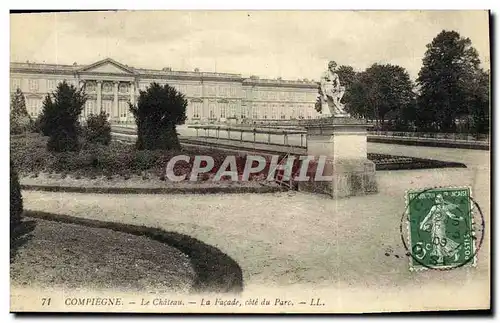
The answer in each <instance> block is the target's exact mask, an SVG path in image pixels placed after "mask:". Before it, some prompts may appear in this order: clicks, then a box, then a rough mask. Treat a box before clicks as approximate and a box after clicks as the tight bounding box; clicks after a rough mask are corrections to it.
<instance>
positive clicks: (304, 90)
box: [10, 58, 319, 123]
mask: <svg viewBox="0 0 500 323" xmlns="http://www.w3.org/2000/svg"><path fill="white" fill-rule="evenodd" d="M64 80H65V81H67V82H68V83H70V84H73V85H74V86H77V87H80V88H82V87H83V88H84V90H85V92H86V93H87V95H88V100H87V102H86V105H85V108H84V110H83V112H82V115H81V117H82V118H86V116H88V115H89V114H91V113H93V114H96V113H99V112H100V111H102V110H104V111H105V112H106V113H108V114H109V116H110V118H111V121H112V122H114V123H131V122H133V121H134V119H133V116H132V115H131V114H130V112H129V111H128V102H132V103H133V104H134V103H135V102H136V100H137V98H138V96H139V90H145V89H146V88H147V86H148V85H150V84H151V83H152V82H157V83H159V84H162V85H163V84H165V83H168V84H169V85H171V86H173V87H175V88H176V89H177V90H178V91H180V92H182V93H184V94H185V96H186V99H187V100H188V107H187V112H186V114H187V122H188V123H198V122H200V123H206V122H237V123H239V122H247V121H252V120H261V121H262V120H287V119H288V120H293V119H310V118H316V117H317V116H319V114H318V113H317V112H316V110H315V109H314V104H315V102H316V96H317V93H318V84H317V83H316V82H311V81H307V80H302V81H301V80H298V81H289V80H281V79H260V78H259V77H256V76H251V77H249V78H245V77H242V76H241V75H240V74H228V73H206V72H200V71H199V70H198V69H196V70H195V71H193V72H188V71H172V69H170V68H164V69H162V70H153V69H141V68H133V67H130V66H127V65H124V64H121V63H119V62H116V61H115V60H113V59H110V58H107V59H104V60H101V61H98V62H96V63H93V64H90V65H84V66H82V65H77V64H76V63H75V64H73V65H52V64H36V63H29V62H27V63H15V62H12V63H11V64H10V82H11V83H10V85H11V86H10V91H11V93H13V92H15V91H16V89H17V88H20V89H21V90H22V91H23V93H24V95H25V98H26V107H27V110H28V113H29V114H30V115H31V116H33V117H36V116H37V115H38V114H39V113H40V111H41V108H42V102H43V99H44V97H45V96H46V95H47V93H49V92H52V91H54V90H55V89H56V87H57V85H58V84H59V82H62V81H64Z"/></svg>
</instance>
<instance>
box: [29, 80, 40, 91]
mask: <svg viewBox="0 0 500 323" xmlns="http://www.w3.org/2000/svg"><path fill="white" fill-rule="evenodd" d="M38 83H39V80H38V79H31V80H29V89H30V92H38V86H39V84H38Z"/></svg>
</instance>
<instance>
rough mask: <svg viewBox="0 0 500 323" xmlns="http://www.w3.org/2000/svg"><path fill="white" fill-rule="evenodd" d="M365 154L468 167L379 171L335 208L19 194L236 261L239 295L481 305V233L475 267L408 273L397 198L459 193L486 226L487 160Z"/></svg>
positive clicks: (389, 304)
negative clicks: (184, 239) (467, 196)
mask: <svg viewBox="0 0 500 323" xmlns="http://www.w3.org/2000/svg"><path fill="white" fill-rule="evenodd" d="M373 148H376V149H375V150H376V152H380V153H391V154H401V155H409V156H418V157H424V158H433V157H434V158H435V157H437V156H438V157H439V158H440V159H443V160H455V161H460V162H464V163H466V164H467V166H468V168H467V169H440V170H413V171H384V172H378V173H377V178H378V184H379V193H378V194H375V195H370V196H364V197H352V198H348V199H342V200H337V201H335V200H331V199H329V198H327V197H323V196H318V195H311V194H305V193H297V192H292V193H276V194H264V195H257V194H234V195H217V194H215V195H198V196H194V195H176V196H173V195H170V196H165V195H160V196H151V195H98V194H69V193H46V192H27V191H25V192H23V197H24V199H25V207H26V208H28V209H32V210H42V211H47V212H55V213H63V214H68V215H74V216H80V217H86V218H94V219H101V220H106V221H119V222H125V223H132V224H141V225H147V226H153V227H161V228H164V229H166V230H171V231H177V232H179V233H184V234H188V235H190V236H192V237H195V238H197V239H200V240H202V241H204V242H205V243H207V244H211V245H213V246H215V247H217V248H219V249H220V250H221V251H223V252H225V253H226V254H227V255H229V256H230V257H232V258H233V259H234V260H235V261H237V262H238V264H239V265H240V266H241V268H242V270H243V275H244V276H243V278H244V283H245V291H247V292H252V291H262V290H263V289H264V288H270V290H271V291H272V292H274V293H276V292H278V291H282V293H285V295H293V294H294V293H298V292H301V293H304V292H307V291H310V293H315V294H314V295H316V294H317V293H319V291H321V290H325V291H327V294H328V295H330V296H329V297H330V298H332V297H333V299H335V300H336V303H335V302H334V304H332V303H330V304H329V305H330V306H329V308H330V309H331V308H332V307H334V308H341V309H342V310H349V309H350V307H349V306H356V304H357V305H358V306H360V304H365V303H363V302H368V303H366V304H369V305H366V306H365V309H367V310H368V309H369V308H371V307H373V308H374V309H376V310H377V309H378V310H380V307H384V306H385V307H386V308H391V309H394V308H395V307H396V308H399V309H410V308H421V307H422V306H425V307H426V308H428V309H432V308H439V307H442V306H444V305H443V304H451V305H447V306H450V308H460V307H461V306H466V307H470V306H472V307H481V306H487V304H488V302H489V293H488V291H489V287H488V286H489V272H490V270H489V259H490V258H489V255H490V244H489V228H488V227H487V228H486V236H485V241H484V243H483V246H482V248H481V251H480V253H479V255H478V267H477V268H460V269H456V270H452V271H444V272H443V271H425V272H419V273H411V272H409V270H408V259H407V257H406V256H405V253H406V250H405V249H404V248H403V246H402V243H401V237H400V233H399V225H400V218H401V214H402V212H403V211H404V208H405V204H404V192H405V190H407V189H412V188H415V189H416V188H423V187H430V186H436V185H439V186H462V185H468V186H471V187H472V190H473V196H475V198H476V200H477V202H478V203H479V205H480V206H481V207H482V209H483V212H484V215H485V220H486V223H487V226H488V225H489V215H490V207H489V204H490V198H489V194H490V192H489V186H490V185H489V181H490V178H489V154H488V152H484V151H470V150H467V151H466V152H467V153H466V154H464V153H463V152H461V151H460V150H457V149H454V150H448V149H442V148H436V149H433V148H428V147H425V148H424V147H422V148H423V149H425V151H426V152H424V151H423V150H421V149H419V148H420V147H417V148H416V147H405V146H394V145H385V144H375V145H371V149H372V151H373ZM443 286H445V287H446V288H444V289H443V288H441V287H443ZM311 295H313V294H311ZM464 299H466V300H467V303H466V302H464V301H463V300H464ZM350 300H351V301H352V302H351V301H350Z"/></svg>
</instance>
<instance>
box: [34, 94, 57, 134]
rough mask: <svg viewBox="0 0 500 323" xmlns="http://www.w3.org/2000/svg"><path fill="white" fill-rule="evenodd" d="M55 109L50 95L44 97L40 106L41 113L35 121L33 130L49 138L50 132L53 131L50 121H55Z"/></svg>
mask: <svg viewBox="0 0 500 323" xmlns="http://www.w3.org/2000/svg"><path fill="white" fill-rule="evenodd" d="M55 109H56V107H55V105H54V103H53V102H52V97H51V94H50V93H48V94H47V95H46V96H45V99H44V100H43V104H42V111H41V113H40V115H39V116H38V118H37V119H36V121H35V128H36V130H37V131H40V132H41V133H42V134H43V135H44V136H49V135H50V132H51V131H52V130H53V129H54V127H53V124H51V121H53V120H56V111H55Z"/></svg>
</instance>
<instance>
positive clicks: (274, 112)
mask: <svg viewBox="0 0 500 323" xmlns="http://www.w3.org/2000/svg"><path fill="white" fill-rule="evenodd" d="M271 119H278V107H277V105H276V104H273V105H272V107H271Z"/></svg>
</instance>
